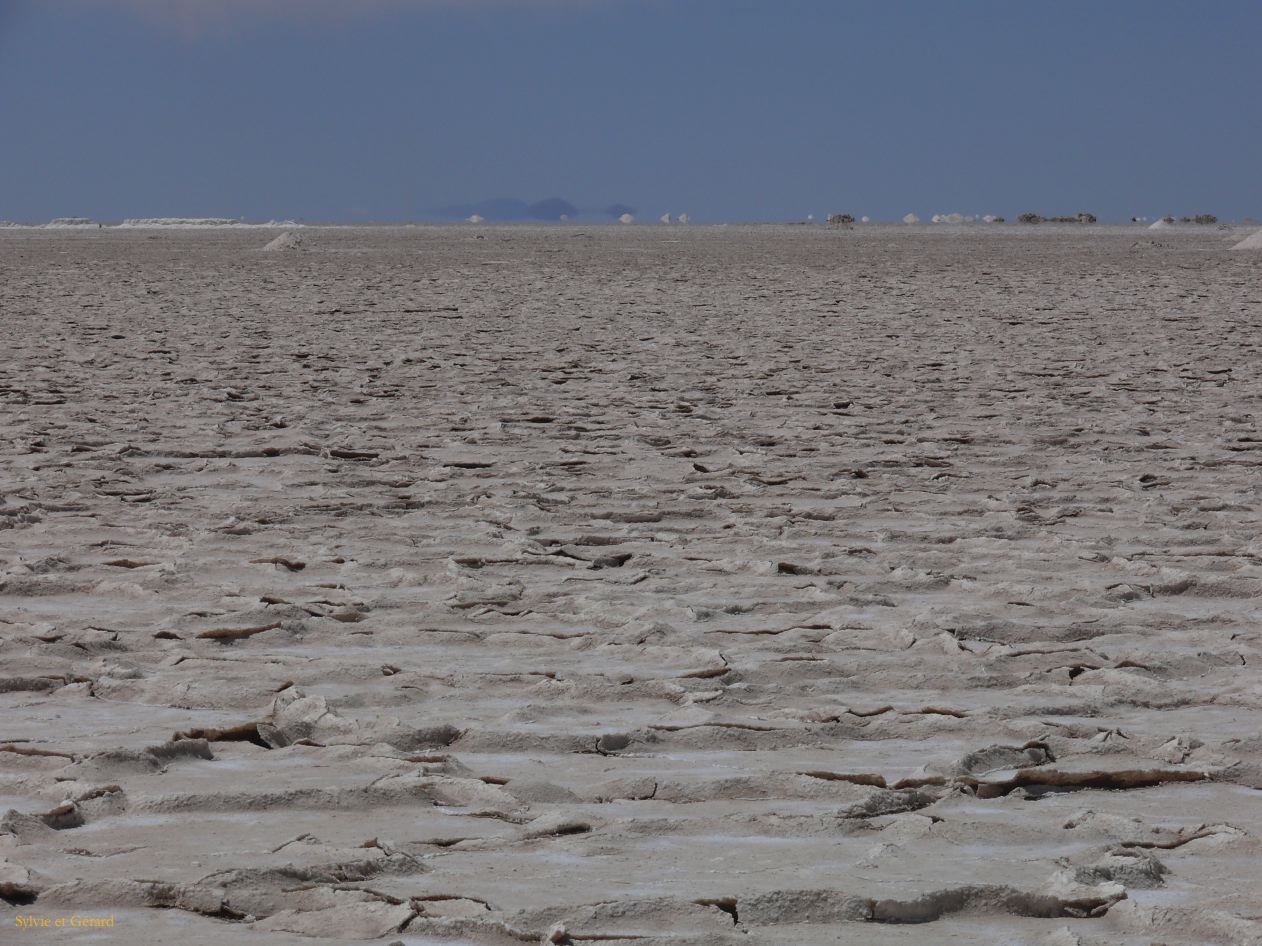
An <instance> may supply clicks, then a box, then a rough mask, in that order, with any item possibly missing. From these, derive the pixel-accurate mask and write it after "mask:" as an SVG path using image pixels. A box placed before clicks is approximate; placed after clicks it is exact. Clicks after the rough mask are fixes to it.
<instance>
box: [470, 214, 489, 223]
mask: <svg viewBox="0 0 1262 946" xmlns="http://www.w3.org/2000/svg"><path fill="white" fill-rule="evenodd" d="M485 219H486V218H485V217H483V216H482V215H481V214H470V215H469V220H468V222H469V223H481V222H482V221H483V220H485Z"/></svg>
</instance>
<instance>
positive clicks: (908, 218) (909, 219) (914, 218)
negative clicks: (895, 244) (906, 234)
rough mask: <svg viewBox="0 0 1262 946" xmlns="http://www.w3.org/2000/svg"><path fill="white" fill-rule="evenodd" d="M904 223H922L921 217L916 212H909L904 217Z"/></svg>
mask: <svg viewBox="0 0 1262 946" xmlns="http://www.w3.org/2000/svg"><path fill="white" fill-rule="evenodd" d="M903 223H920V218H919V217H917V216H916V215H915V214H908V215H907V216H906V217H904V218H903Z"/></svg>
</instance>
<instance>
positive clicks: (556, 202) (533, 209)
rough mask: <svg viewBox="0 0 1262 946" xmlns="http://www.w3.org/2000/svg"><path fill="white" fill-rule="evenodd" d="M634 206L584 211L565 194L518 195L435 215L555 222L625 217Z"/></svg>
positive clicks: (459, 206) (438, 210)
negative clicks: (532, 197) (531, 198)
mask: <svg viewBox="0 0 1262 946" xmlns="http://www.w3.org/2000/svg"><path fill="white" fill-rule="evenodd" d="M634 212H635V210H634V208H631V207H628V206H626V205H625V204H614V205H612V206H611V207H607V208H605V209H603V210H580V209H579V208H578V207H575V206H574V205H573V204H571V203H570V202H569V201H568V200H565V199H563V198H561V197H549V198H547V199H546V200H539V201H535V202H534V203H533V204H530V203H527V202H526V201H524V200H518V199H517V198H515V197H493V198H491V199H489V200H481V201H478V202H476V203H472V204H451V205H449V206H446V207H438V208H436V209H435V210H434V211H433V214H434V216H436V217H439V218H441V219H444V220H466V219H468V218H469V217H472V216H473V215H474V214H477V215H478V216H479V217H481V218H482V219H484V220H487V221H492V222H498V223H510V222H513V221H528V220H535V221H541V222H555V221H558V220H561V219H562V218H565V219H568V220H575V219H577V218H579V217H593V216H608V217H613V218H617V217H621V216H622V215H623V214H624V213H634Z"/></svg>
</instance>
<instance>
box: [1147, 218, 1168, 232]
mask: <svg viewBox="0 0 1262 946" xmlns="http://www.w3.org/2000/svg"><path fill="white" fill-rule="evenodd" d="M1169 226H1171V224H1170V223H1168V222H1167V221H1165V220H1157V221H1154V222H1153V223H1150V224H1148V229H1149V230H1164V229H1166V227H1169Z"/></svg>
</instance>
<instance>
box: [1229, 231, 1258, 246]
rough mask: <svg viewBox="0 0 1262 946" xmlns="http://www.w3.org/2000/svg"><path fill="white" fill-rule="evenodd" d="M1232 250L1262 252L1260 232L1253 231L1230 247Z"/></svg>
mask: <svg viewBox="0 0 1262 946" xmlns="http://www.w3.org/2000/svg"><path fill="white" fill-rule="evenodd" d="M1232 249H1233V250H1262V230H1255V231H1254V232H1253V233H1250V234H1249V235H1248V236H1247V237H1245V238H1244V239H1243V240H1241V241H1240V242H1239V243H1237V244H1236V245H1235V246H1233V247H1232Z"/></svg>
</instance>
